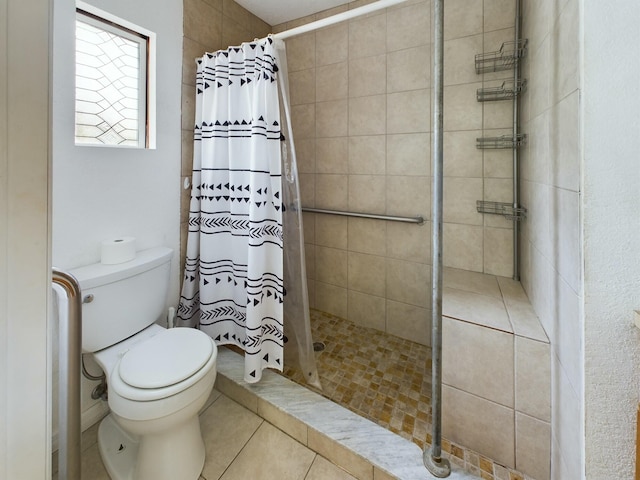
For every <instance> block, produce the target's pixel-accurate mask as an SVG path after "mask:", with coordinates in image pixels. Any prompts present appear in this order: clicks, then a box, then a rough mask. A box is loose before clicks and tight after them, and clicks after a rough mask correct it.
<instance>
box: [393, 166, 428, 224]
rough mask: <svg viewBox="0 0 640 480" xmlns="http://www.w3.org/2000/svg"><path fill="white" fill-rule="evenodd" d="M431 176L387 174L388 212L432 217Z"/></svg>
mask: <svg viewBox="0 0 640 480" xmlns="http://www.w3.org/2000/svg"><path fill="white" fill-rule="evenodd" d="M430 210H431V184H430V178H429V177H406V176H387V214H389V215H406V216H413V215H416V214H417V215H421V216H422V217H423V218H429V217H430Z"/></svg>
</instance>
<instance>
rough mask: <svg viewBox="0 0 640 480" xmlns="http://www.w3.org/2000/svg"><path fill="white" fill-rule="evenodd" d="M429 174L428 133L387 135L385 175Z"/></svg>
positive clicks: (429, 146) (429, 148)
mask: <svg viewBox="0 0 640 480" xmlns="http://www.w3.org/2000/svg"><path fill="white" fill-rule="evenodd" d="M430 174H431V136H430V135H429V134H428V133H402V134H398V135H387V175H414V176H428V175H430Z"/></svg>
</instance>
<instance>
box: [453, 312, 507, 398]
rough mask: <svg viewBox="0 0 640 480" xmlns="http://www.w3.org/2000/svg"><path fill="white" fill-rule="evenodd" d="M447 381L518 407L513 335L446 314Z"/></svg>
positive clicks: (456, 386)
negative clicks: (515, 397)
mask: <svg viewBox="0 0 640 480" xmlns="http://www.w3.org/2000/svg"><path fill="white" fill-rule="evenodd" d="M442 342H443V344H444V345H447V348H445V349H443V351H442V381H443V383H445V384H447V385H450V386H452V387H455V388H457V389H459V390H463V391H465V392H468V393H472V394H474V395H477V396H479V397H482V398H485V399H487V400H491V401H493V402H496V403H499V404H500V405H504V406H506V407H509V408H513V407H514V398H513V392H514V381H513V378H514V353H513V335H512V334H509V333H505V332H500V331H498V330H493V329H491V328H486V327H481V326H478V325H474V324H471V323H467V322H462V321H459V320H453V319H451V318H448V317H445V318H443V320H442Z"/></svg>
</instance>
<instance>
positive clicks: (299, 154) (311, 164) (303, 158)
mask: <svg viewBox="0 0 640 480" xmlns="http://www.w3.org/2000/svg"><path fill="white" fill-rule="evenodd" d="M295 148H296V165H297V166H298V173H316V141H315V139H313V138H301V139H299V140H298V139H296V140H295Z"/></svg>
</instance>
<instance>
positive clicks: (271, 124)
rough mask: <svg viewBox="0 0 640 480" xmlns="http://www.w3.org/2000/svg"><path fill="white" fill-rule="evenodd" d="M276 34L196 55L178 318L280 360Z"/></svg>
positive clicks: (255, 374) (256, 372) (253, 356)
mask: <svg viewBox="0 0 640 480" xmlns="http://www.w3.org/2000/svg"><path fill="white" fill-rule="evenodd" d="M275 58H276V57H275V53H274V48H273V41H272V40H271V39H264V40H260V41H256V42H252V43H245V44H242V46H240V47H232V48H229V49H227V50H224V51H219V52H216V53H213V54H206V55H205V56H204V57H202V58H201V59H199V60H198V73H197V82H196V90H197V91H196V124H195V132H194V158H193V180H192V183H193V185H192V192H191V204H190V212H189V236H188V241H187V258H186V266H185V272H184V283H183V288H182V294H181V298H180V304H179V307H178V325H181V326H191V327H198V328H200V329H201V330H203V331H204V332H206V333H208V334H209V335H210V336H211V337H212V338H213V339H214V340H215V341H216V343H217V344H220V345H225V344H232V345H236V346H238V347H240V348H242V349H243V350H244V351H245V380H246V381H247V382H257V381H258V380H259V379H260V378H261V375H262V370H263V369H264V368H275V369H278V370H282V366H283V365H282V363H283V301H284V288H283V250H282V240H283V238H282V209H283V203H282V198H281V191H282V185H281V174H280V171H281V150H280V140H281V137H282V134H281V128H280V107H279V99H278V87H277V83H276V76H277V71H278V67H277V65H276V59H275Z"/></svg>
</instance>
